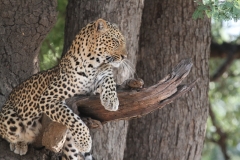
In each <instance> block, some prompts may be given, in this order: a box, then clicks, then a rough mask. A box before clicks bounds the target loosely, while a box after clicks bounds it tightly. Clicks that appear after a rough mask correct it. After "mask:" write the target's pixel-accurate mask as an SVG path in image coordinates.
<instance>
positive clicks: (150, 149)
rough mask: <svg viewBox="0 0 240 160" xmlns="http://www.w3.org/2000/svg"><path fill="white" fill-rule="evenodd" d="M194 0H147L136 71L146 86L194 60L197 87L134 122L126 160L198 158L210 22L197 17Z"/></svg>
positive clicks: (191, 76) (204, 115)
mask: <svg viewBox="0 0 240 160" xmlns="http://www.w3.org/2000/svg"><path fill="white" fill-rule="evenodd" d="M194 10H195V7H194V2H193V1H176V0H168V1H160V0H153V1H145V4H144V9H143V18H142V25H141V29H140V40H139V44H140V47H139V52H138V61H137V73H138V75H139V77H140V78H143V80H144V82H145V84H146V85H147V86H149V85H152V84H154V83H156V82H157V81H158V80H159V79H160V78H161V77H163V75H165V74H166V73H168V72H169V71H170V69H171V68H172V67H173V66H174V65H176V63H178V62H179V61H180V60H181V59H184V58H192V60H193V64H194V66H193V68H192V71H191V72H190V73H189V77H188V80H187V81H188V82H191V81H193V80H194V79H196V78H199V80H198V82H197V84H196V88H195V90H194V91H193V92H189V93H188V94H187V96H184V97H182V98H180V99H179V100H177V101H176V102H175V103H173V104H171V106H169V107H164V108H163V109H161V110H158V111H155V112H154V113H151V114H148V115H146V116H145V117H142V118H139V119H133V120H131V121H130V122H129V131H128V135H127V144H126V145H127V146H126V149H125V153H124V159H126V160H136V159H138V160H145V159H151V160H159V159H161V160H173V159H176V160H179V159H187V160H193V159H194V160H199V159H201V152H202V148H203V141H204V136H205V127H206V120H207V116H208V105H209V104H208V82H209V76H208V59H209V51H210V47H209V46H210V42H211V41H210V20H209V19H203V20H197V21H196V20H193V19H192V13H193V11H194Z"/></svg>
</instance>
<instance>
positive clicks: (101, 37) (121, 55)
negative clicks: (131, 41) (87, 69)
mask: <svg viewBox="0 0 240 160" xmlns="http://www.w3.org/2000/svg"><path fill="white" fill-rule="evenodd" d="M80 35H81V36H80V37H79V38H78V37H76V38H77V39H79V40H80V41H79V42H80V43H81V48H84V55H85V58H86V59H87V58H88V59H91V60H92V63H93V66H95V67H97V66H100V65H101V64H106V63H108V64H111V65H112V66H114V67H119V66H120V64H121V63H122V62H123V60H124V59H126V57H127V52H126V46H125V39H124V37H123V35H122V33H121V32H120V31H119V29H118V27H117V26H116V25H115V24H112V23H110V22H107V21H105V20H103V19H98V20H96V21H94V22H92V23H89V24H88V25H87V26H86V27H85V28H83V29H82V30H81V32H80ZM81 54H82V53H81Z"/></svg>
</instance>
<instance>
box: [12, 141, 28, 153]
mask: <svg viewBox="0 0 240 160" xmlns="http://www.w3.org/2000/svg"><path fill="white" fill-rule="evenodd" d="M10 150H11V151H13V152H14V153H16V154H20V155H21V156H22V155H25V154H26V153H27V151H28V145H27V144H26V143H24V142H18V143H10Z"/></svg>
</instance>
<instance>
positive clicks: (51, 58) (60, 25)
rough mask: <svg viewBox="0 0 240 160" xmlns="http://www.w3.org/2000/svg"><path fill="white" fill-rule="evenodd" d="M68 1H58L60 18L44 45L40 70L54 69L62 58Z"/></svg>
mask: <svg viewBox="0 0 240 160" xmlns="http://www.w3.org/2000/svg"><path fill="white" fill-rule="evenodd" d="M66 6H67V0H58V7H57V10H58V18H57V22H56V24H55V26H54V27H53V28H52V30H51V32H50V33H49V34H48V35H47V37H46V39H45V40H44V41H43V43H42V47H41V50H40V54H39V59H40V70H46V69H49V68H52V67H53V66H55V65H56V64H58V61H59V59H60V58H61V54H62V49H63V41H64V38H63V37H64V25H65V12H66Z"/></svg>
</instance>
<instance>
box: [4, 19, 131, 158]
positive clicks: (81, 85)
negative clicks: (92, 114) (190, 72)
mask: <svg viewBox="0 0 240 160" xmlns="http://www.w3.org/2000/svg"><path fill="white" fill-rule="evenodd" d="M126 58H127V51H126V42H125V38H124V36H123V34H122V33H121V32H120V30H119V28H118V27H117V25H116V24H114V23H110V22H108V21H106V20H104V19H101V18H100V19H97V20H95V21H93V22H91V23H89V24H87V25H86V26H85V27H83V28H82V29H81V30H80V31H79V33H78V34H77V35H76V36H75V39H74V40H73V41H72V44H71V46H70V47H69V49H68V50H67V52H66V54H64V56H62V58H61V60H60V62H59V64H58V65H57V66H55V67H54V68H52V69H49V70H46V71H42V72H39V73H37V74H34V75H33V76H31V77H30V78H28V79H27V80H25V81H24V82H22V83H20V84H19V85H18V86H17V87H15V88H14V89H13V90H12V92H11V93H10V94H9V96H8V98H7V100H6V102H5V104H4V105H3V106H2V108H1V111H0V135H1V137H2V138H4V139H6V140H7V141H8V142H9V143H10V150H11V151H13V152H14V153H16V154H19V155H25V154H26V153H27V151H28V145H29V144H31V143H33V142H34V141H35V139H36V137H37V136H38V134H39V132H40V130H41V128H42V126H41V117H42V115H43V114H45V115H46V116H48V117H49V118H50V119H51V120H52V121H54V122H58V123H61V124H63V125H65V126H66V127H67V129H68V132H67V138H66V141H65V143H64V146H63V148H62V159H63V160H64V159H79V155H81V154H82V155H87V156H89V155H90V154H89V153H90V151H91V147H92V138H91V135H90V130H89V128H88V127H87V126H86V124H85V123H84V122H83V121H82V120H81V118H80V117H79V115H77V114H75V113H74V112H73V111H72V110H71V109H70V108H69V107H68V106H67V104H66V101H65V100H66V99H68V98H70V97H73V96H75V95H88V94H89V93H94V94H99V97H100V101H101V104H102V105H103V107H104V108H105V109H106V110H108V111H117V110H118V107H119V100H118V97H117V91H116V82H115V80H114V75H113V69H114V68H118V67H119V66H121V64H122V63H123V62H124V60H125V59H126ZM85 158H86V156H85ZM86 159H90V158H89V157H88V158H86Z"/></svg>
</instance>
